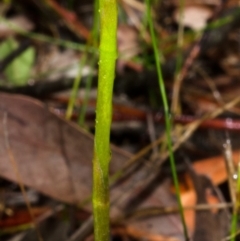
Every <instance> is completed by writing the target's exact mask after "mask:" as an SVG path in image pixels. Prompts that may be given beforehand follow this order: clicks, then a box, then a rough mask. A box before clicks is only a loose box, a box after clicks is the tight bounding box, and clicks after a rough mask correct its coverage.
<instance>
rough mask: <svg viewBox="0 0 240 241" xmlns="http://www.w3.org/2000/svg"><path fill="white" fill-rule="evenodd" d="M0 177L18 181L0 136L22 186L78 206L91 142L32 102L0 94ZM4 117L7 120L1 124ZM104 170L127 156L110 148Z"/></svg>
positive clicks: (87, 180) (85, 192)
mask: <svg viewBox="0 0 240 241" xmlns="http://www.w3.org/2000/svg"><path fill="white" fill-rule="evenodd" d="M0 103H1V106H0V176H1V177H4V178H6V179H9V180H11V181H14V182H18V181H19V180H18V178H17V177H16V173H15V172H14V167H13V165H12V164H11V162H10V160H9V154H8V150H7V147H6V132H7V134H8V140H7V141H8V142H9V143H10V149H11V152H12V153H13V156H14V159H15V162H16V163H17V169H18V171H19V173H20V176H21V179H22V180H23V183H24V184H25V185H27V186H30V187H32V188H34V189H36V190H38V191H40V192H42V193H44V194H46V195H49V196H51V197H53V198H55V199H58V200H61V201H64V202H68V203H75V204H76V203H79V202H81V201H83V200H84V199H85V198H87V197H89V195H90V194H91V188H92V187H91V186H92V153H93V138H92V136H91V135H90V134H88V133H86V132H85V131H84V130H82V129H80V128H79V127H78V126H77V125H75V124H73V123H70V122H67V121H65V120H63V119H62V118H60V117H58V116H57V115H55V114H53V113H52V112H50V111H49V110H48V109H47V108H46V106H44V105H43V104H42V103H40V102H39V101H37V100H34V99H31V98H28V97H24V96H18V95H8V94H3V93H1V94H0ZM4 116H7V122H6V124H4V122H3V120H4ZM112 157H113V158H112V162H111V168H110V172H111V173H113V172H115V171H116V170H118V169H119V168H120V167H121V166H122V165H123V164H124V162H125V161H126V160H127V159H128V158H129V155H128V154H127V153H125V152H122V151H121V150H119V149H118V148H116V147H112Z"/></svg>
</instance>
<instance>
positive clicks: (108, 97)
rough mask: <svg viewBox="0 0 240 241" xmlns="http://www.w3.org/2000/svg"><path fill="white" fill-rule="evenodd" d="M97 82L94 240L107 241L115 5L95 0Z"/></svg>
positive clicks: (114, 3) (114, 58)
mask: <svg viewBox="0 0 240 241" xmlns="http://www.w3.org/2000/svg"><path fill="white" fill-rule="evenodd" d="M99 12H100V47H99V54H100V55H99V58H100V59H99V78H98V95H97V108H96V124H95V138H94V157H93V216H94V237H95V240H97V241H108V240H109V176H108V172H109V162H110V158H111V153H110V125H111V121H112V91H113V82H114V75H115V64H116V58H117V45H116V37H117V36H116V35H117V2H116V0H99Z"/></svg>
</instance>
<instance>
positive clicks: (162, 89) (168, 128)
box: [145, 0, 188, 240]
mask: <svg viewBox="0 0 240 241" xmlns="http://www.w3.org/2000/svg"><path fill="white" fill-rule="evenodd" d="M145 1H146V4H147V14H148V23H149V27H150V34H151V38H152V44H153V50H154V56H155V62H156V68H157V75H158V81H159V87H160V93H161V96H162V100H163V107H164V114H165V125H166V135H167V144H168V150H169V159H170V164H171V170H172V175H173V181H174V186H175V188H176V193H177V202H178V206H179V210H180V216H181V220H182V224H183V231H184V236H185V239H186V240H188V232H187V226H186V222H185V219H184V214H183V206H182V203H181V199H180V190H179V184H178V178H177V171H176V166H175V161H174V155H173V150H172V140H171V129H172V127H171V116H170V113H169V107H168V101H167V97H166V91H165V85H164V81H163V76H162V71H161V65H160V59H159V50H158V47H157V41H156V37H155V32H154V28H153V22H152V17H151V7H150V0H145Z"/></svg>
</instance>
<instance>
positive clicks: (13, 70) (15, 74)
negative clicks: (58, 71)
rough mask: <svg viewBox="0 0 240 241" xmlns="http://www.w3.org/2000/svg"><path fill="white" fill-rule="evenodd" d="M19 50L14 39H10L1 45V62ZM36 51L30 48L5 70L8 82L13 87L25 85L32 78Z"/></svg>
mask: <svg viewBox="0 0 240 241" xmlns="http://www.w3.org/2000/svg"><path fill="white" fill-rule="evenodd" d="M17 48H18V43H17V42H16V41H15V40H14V39H13V38H8V39H7V40H5V41H4V42H3V43H2V44H1V45H0V60H2V59H4V58H5V57H6V56H7V55H9V54H10V53H12V51H14V50H15V49H17ZM34 58H35V51H34V48H32V47H29V48H28V49H27V50H25V51H24V52H23V53H22V54H21V55H19V56H17V57H16V58H15V59H14V60H13V61H12V62H11V63H10V64H9V65H8V66H7V68H6V69H5V70H4V74H5V76H6V78H7V81H8V83H9V84H11V85H17V86H19V85H25V84H26V83H27V82H28V80H29V77H30V73H31V69H32V66H33V63H34Z"/></svg>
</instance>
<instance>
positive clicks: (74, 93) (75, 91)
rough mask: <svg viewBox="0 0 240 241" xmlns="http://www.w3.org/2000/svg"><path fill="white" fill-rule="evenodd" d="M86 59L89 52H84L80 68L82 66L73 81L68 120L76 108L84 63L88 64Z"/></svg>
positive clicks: (67, 112)
mask: <svg viewBox="0 0 240 241" xmlns="http://www.w3.org/2000/svg"><path fill="white" fill-rule="evenodd" d="M86 59H87V54H86V53H84V54H83V56H82V59H81V60H80V61H79V68H80V70H79V73H78V75H77V76H76V78H75V79H74V82H73V87H72V91H71V96H70V99H69V102H68V106H67V111H66V119H67V120H70V119H71V116H72V112H73V108H74V105H75V101H76V98H77V94H78V89H79V85H80V82H81V79H82V71H83V68H84V65H85V64H86Z"/></svg>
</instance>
